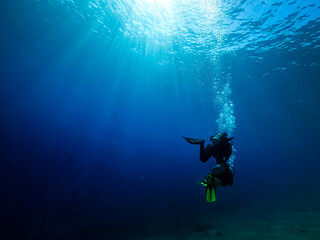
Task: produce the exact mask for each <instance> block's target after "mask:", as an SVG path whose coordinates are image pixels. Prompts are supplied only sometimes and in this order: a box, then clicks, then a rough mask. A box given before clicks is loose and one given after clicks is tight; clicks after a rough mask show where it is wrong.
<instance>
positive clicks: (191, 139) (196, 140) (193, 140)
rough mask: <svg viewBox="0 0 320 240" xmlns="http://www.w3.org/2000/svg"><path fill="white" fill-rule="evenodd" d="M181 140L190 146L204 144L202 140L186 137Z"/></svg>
mask: <svg viewBox="0 0 320 240" xmlns="http://www.w3.org/2000/svg"><path fill="white" fill-rule="evenodd" d="M183 138H184V139H185V140H186V141H187V142H188V143H190V144H202V143H204V140H202V139H196V138H188V137H183Z"/></svg>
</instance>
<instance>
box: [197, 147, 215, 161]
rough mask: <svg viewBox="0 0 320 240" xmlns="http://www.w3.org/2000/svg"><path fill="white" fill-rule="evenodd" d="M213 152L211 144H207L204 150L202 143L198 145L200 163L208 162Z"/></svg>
mask: <svg viewBox="0 0 320 240" xmlns="http://www.w3.org/2000/svg"><path fill="white" fill-rule="evenodd" d="M213 150H214V148H213V145H212V144H208V146H207V147H206V148H204V143H203V144H201V145H200V161H201V162H203V163H205V162H206V161H208V160H209V158H210V157H211V156H212V154H213Z"/></svg>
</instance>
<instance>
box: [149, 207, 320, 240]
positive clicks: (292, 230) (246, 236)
mask: <svg viewBox="0 0 320 240" xmlns="http://www.w3.org/2000/svg"><path fill="white" fill-rule="evenodd" d="M211 215H212V216H209V215H208V216H203V217H202V219H203V220H202V221H203V222H201V223H196V224H194V225H196V226H192V225H190V224H189V225H188V224H185V228H181V227H180V229H177V231H176V232H172V231H171V232H168V233H165V232H161V234H157V236H149V237H147V238H143V240H163V239H166V240H172V239H185V240H199V239H203V240H206V239H225V240H264V239H268V240H270V239H274V240H276V239H279V240H286V239H288V240H309V239H310V240H311V239H312V240H313V239H314V240H318V239H320V210H319V209H317V210H316V211H312V210H306V209H289V210H288V209H282V208H280V209H274V208H273V209H257V208H252V209H248V208H242V209H236V210H234V211H228V212H227V213H226V214H221V213H219V214H218V215H219V217H218V218H215V216H214V214H211ZM221 215H222V216H221Z"/></svg>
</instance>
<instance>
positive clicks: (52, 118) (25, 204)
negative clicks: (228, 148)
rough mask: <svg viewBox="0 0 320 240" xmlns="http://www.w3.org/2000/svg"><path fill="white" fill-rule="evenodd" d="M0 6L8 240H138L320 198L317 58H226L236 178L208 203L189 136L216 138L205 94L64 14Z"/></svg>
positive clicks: (315, 54)
mask: <svg viewBox="0 0 320 240" xmlns="http://www.w3.org/2000/svg"><path fill="white" fill-rule="evenodd" d="M1 4H2V7H1V9H2V10H1V12H2V17H1V18H2V20H1V22H2V23H1V35H0V41H1V44H0V51H1V65H0V74H1V86H0V104H1V111H0V114H1V117H0V121H1V122H0V132H1V135H0V146H1V156H0V158H1V185H0V186H1V192H2V193H1V195H2V201H3V203H2V204H1V206H2V208H3V210H2V213H1V226H2V228H3V231H1V234H2V235H3V236H4V238H2V239H66V238H68V239H73V238H74V239H89V238H90V239H95V238H97V239H98V238H99V237H112V238H113V239H117V238H118V239H121V238H128V236H130V238H131V237H134V236H136V235H137V236H140V235H141V234H142V233H144V234H149V233H150V234H152V231H155V229H158V231H160V230H159V229H161V231H174V229H179V227H186V226H187V227H194V226H196V227H197V226H198V225H199V226H202V225H201V215H202V214H205V213H209V214H212V215H213V216H215V217H217V218H219V216H220V215H222V214H223V211H227V210H230V209H233V208H241V207H246V206H264V205H266V204H269V205H271V206H272V205H275V206H277V205H281V206H282V205H286V206H292V207H294V208H301V207H306V206H311V207H312V206H313V204H315V203H317V202H318V201H319V193H318V190H317V189H319V185H320V181H319V180H320V177H319V174H318V173H319V171H318V169H319V167H320V163H319V151H320V150H319V146H320V145H319V143H320V140H319V134H320V129H319V120H320V114H319V103H320V95H319V90H320V83H319V76H320V67H319V55H320V54H319V53H320V52H319V51H320V48H316V49H308V48H300V49H298V50H297V51H294V52H290V53H288V52H286V51H285V50H283V51H281V50H272V49H271V50H269V51H268V52H264V53H261V54H263V57H264V58H263V59H262V60H260V61H258V62H257V61H256V60H254V59H252V58H251V57H250V56H251V54H252V53H251V52H250V51H246V50H238V51H237V52H233V53H230V54H225V55H223V56H222V57H221V69H222V70H221V72H224V74H226V73H229V74H231V76H232V81H231V88H232V91H233V94H232V100H233V102H234V105H235V117H236V125H237V128H236V129H235V132H234V136H235V139H234V144H235V148H236V150H237V151H236V160H235V166H236V176H235V183H234V186H233V187H232V188H225V189H219V190H218V195H217V198H218V201H217V202H216V203H215V205H209V204H207V203H205V199H204V189H202V188H201V186H200V185H196V184H195V182H197V181H200V180H202V179H203V177H204V176H205V175H206V174H207V173H208V171H209V169H210V164H202V163H201V162H200V161H199V159H198V154H199V153H198V148H197V147H196V146H191V145H188V144H186V143H185V142H184V141H183V139H182V138H181V136H182V135H186V136H190V137H200V138H206V139H208V137H209V133H208V131H209V130H212V129H214V128H215V126H214V125H215V119H216V118H217V115H218V113H217V112H216V110H215V109H214V108H212V106H211V102H212V99H211V95H210V92H209V91H207V89H206V88H205V86H204V87H199V86H198V85H197V83H196V82H193V81H192V80H191V79H188V75H187V74H186V73H184V72H183V71H182V70H178V69H177V68H176V67H175V66H174V65H169V64H168V65H164V66H160V65H157V64H156V60H155V59H154V56H138V55H135V54H134V53H133V52H130V51H126V50H127V48H126V47H125V46H124V47H123V48H120V47H119V46H122V45H121V43H117V44H116V47H114V44H112V43H110V42H106V41H105V40H104V39H101V38H98V37H97V36H95V35H94V34H93V35H90V34H89V33H88V29H87V27H88V26H86V25H81V24H79V23H77V22H75V21H71V20H70V16H69V15H68V14H69V12H68V10H67V9H65V8H63V7H61V6H59V5H54V6H52V5H50V4H44V3H43V4H42V5H41V7H39V6H36V5H34V3H33V2H31V1H24V2H19V3H17V2H15V1H13V2H10V3H1ZM44 18H45V19H47V20H43V19H44ZM317 30H319V27H317V29H314V31H317ZM89 35H90V36H89ZM83 36H89V37H88V38H87V39H86V40H83V39H84V37H83ZM296 59H299V61H300V62H302V63H305V65H306V66H303V65H300V66H297V65H290V64H289V63H291V62H292V61H295V60H296ZM191 60H192V59H191ZM191 60H190V61H191ZM132 63H135V65H134V64H132ZM311 63H316V64H315V65H313V66H310V64H311ZM277 67H285V68H286V70H275V69H276V68H277ZM265 72H269V73H270V74H269V75H267V76H263V74H264V73H265ZM203 74H204V75H205V74H206V73H203ZM222 75H223V74H222ZM161 224H162V225H161ZM188 224H190V225H188ZM158 225H159V226H161V227H157V226H158ZM123 229H125V230H126V231H123ZM115 236H116V237H115Z"/></svg>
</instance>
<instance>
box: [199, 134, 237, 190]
mask: <svg viewBox="0 0 320 240" xmlns="http://www.w3.org/2000/svg"><path fill="white" fill-rule="evenodd" d="M232 139H233V138H227V137H225V136H223V135H222V134H220V133H217V134H216V135H215V136H213V137H212V144H208V145H207V147H206V148H205V147H204V142H202V143H201V144H200V160H201V162H206V161H208V160H209V159H210V158H211V157H214V158H215V159H216V162H217V164H218V166H217V167H215V168H214V169H213V170H212V176H213V177H216V178H218V179H220V180H221V184H222V186H223V187H225V186H228V185H229V186H232V183H233V172H232V170H231V166H230V165H229V164H227V163H226V162H227V161H228V159H229V158H230V156H231V154H232V145H231V143H230V142H229V141H230V140H232Z"/></svg>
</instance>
